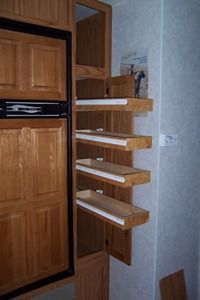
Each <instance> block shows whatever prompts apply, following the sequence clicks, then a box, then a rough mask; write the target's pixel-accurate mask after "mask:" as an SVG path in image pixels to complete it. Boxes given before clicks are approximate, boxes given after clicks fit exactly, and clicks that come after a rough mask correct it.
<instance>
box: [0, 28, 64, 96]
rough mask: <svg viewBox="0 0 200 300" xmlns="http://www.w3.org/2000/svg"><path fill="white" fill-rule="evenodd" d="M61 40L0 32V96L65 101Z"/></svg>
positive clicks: (5, 31) (6, 31) (62, 44)
mask: <svg viewBox="0 0 200 300" xmlns="http://www.w3.org/2000/svg"><path fill="white" fill-rule="evenodd" d="M65 57H66V45H65V41H62V40H57V39H53V38H47V37H39V36H34V35H30V34H25V33H18V32H13V31H9V30H3V29H2V30H0V64H1V69H0V95H1V97H5V98H8V99H9V98H10V99H39V100H41V99H43V100H51V99H52V100H56V99H58V100H65V98H66V58H65Z"/></svg>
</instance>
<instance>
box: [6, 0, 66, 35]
mask: <svg viewBox="0 0 200 300" xmlns="http://www.w3.org/2000/svg"><path fill="white" fill-rule="evenodd" d="M0 13H1V16H3V17H6V18H10V19H14V20H19V21H24V22H30V23H34V24H39V25H45V26H49V27H56V28H61V29H65V30H70V29H71V26H72V0H59V1H57V0H42V1H41V0H34V1H32V0H1V1H0Z"/></svg>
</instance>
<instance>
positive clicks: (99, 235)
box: [77, 208, 104, 257]
mask: <svg viewBox="0 0 200 300" xmlns="http://www.w3.org/2000/svg"><path fill="white" fill-rule="evenodd" d="M77 214H78V216H77V222H78V223H77V239H78V252H77V255H78V257H82V256H85V255H88V254H91V253H94V252H97V251H100V250H104V222H103V221H102V220H99V219H97V218H96V217H94V216H92V215H88V213H87V212H85V211H83V210H81V209H79V208H78V209H77Z"/></svg>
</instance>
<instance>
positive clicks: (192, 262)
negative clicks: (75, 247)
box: [105, 0, 200, 300]
mask: <svg viewBox="0 0 200 300" xmlns="http://www.w3.org/2000/svg"><path fill="white" fill-rule="evenodd" d="M105 2H111V3H112V4H113V56H112V58H113V63H112V65H113V68H112V69H113V75H118V74H119V64H120V59H121V56H123V55H126V54H128V53H131V52H133V51H134V50H135V49H138V48H148V49H149V97H152V98H153V99H154V111H153V113H150V114H149V115H148V117H137V120H136V132H137V133H144V134H151V135H153V139H154V144H153V149H152V150H144V151H141V150H140V151H137V152H136V153H135V165H136V166H137V167H141V168H147V169H150V170H151V171H152V182H151V184H147V185H142V186H139V187H135V188H134V202H135V203H136V204H137V205H139V206H141V207H144V208H147V209H149V210H150V213H151V221H150V223H148V224H146V225H143V226H140V227H138V228H136V229H135V230H134V233H133V265H132V266H131V267H127V266H125V265H123V264H122V263H120V262H118V261H117V260H115V259H113V258H112V259H111V276H110V299H111V300H122V299H123V300H124V299H126V300H133V299H134V300H154V299H159V286H158V282H159V279H160V278H161V277H163V276H165V275H167V274H169V273H172V272H175V271H176V270H178V269H181V268H183V269H184V270H185V277H186V284H187V289H188V293H189V297H190V299H191V300H197V299H200V294H199V296H198V269H200V268H199V255H198V254H199V250H200V249H199V248H198V247H199V245H200V243H199V225H200V223H199V222H200V221H199V212H200V201H199V200H200V199H199V195H200V185H199V182H200V175H199V174H200V173H199V170H200V159H199V153H200V138H199V128H200V92H199V90H200V89H199V78H200V68H199V66H200V63H199V62H200V51H199V49H200V30H199V28H200V2H199V1H198V0H190V1H188V0H176V1H174V0H151V1H149V0H121V1H120V0H119V1H114V0H113V1H112V0H107V1H105ZM160 132H162V133H177V134H178V145H177V146H176V147H171V148H159V146H158V136H159V133H160ZM199 281H200V279H199Z"/></svg>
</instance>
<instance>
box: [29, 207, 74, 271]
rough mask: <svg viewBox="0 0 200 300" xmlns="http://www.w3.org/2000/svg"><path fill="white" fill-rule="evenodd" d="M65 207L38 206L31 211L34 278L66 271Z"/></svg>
mask: <svg viewBox="0 0 200 300" xmlns="http://www.w3.org/2000/svg"><path fill="white" fill-rule="evenodd" d="M66 211H67V207H66V205H64V204H61V203H59V202H58V203H50V204H46V205H43V206H42V205H40V206H38V207H35V208H34V209H33V227H34V234H33V239H34V242H35V251H34V253H35V257H34V259H35V274H34V275H35V276H37V277H38V275H39V276H42V277H44V276H47V275H50V274H55V273H56V272H60V271H62V270H63V271H64V270H66V267H67V264H68V252H67V223H66Z"/></svg>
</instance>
